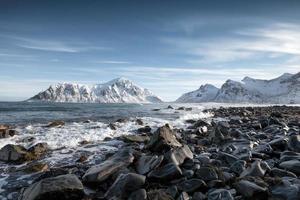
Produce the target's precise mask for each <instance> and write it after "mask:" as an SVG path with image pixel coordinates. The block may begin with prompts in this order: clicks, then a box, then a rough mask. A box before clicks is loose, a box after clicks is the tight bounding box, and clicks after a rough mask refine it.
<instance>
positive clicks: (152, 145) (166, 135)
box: [146, 124, 182, 152]
mask: <svg viewBox="0 0 300 200" xmlns="http://www.w3.org/2000/svg"><path fill="white" fill-rule="evenodd" d="M181 146H182V144H181V143H180V142H178V141H177V139H176V136H175V134H174V132H173V130H172V129H171V128H170V126H169V125H168V124H166V125H164V126H162V127H160V128H158V129H157V130H156V131H155V133H154V134H153V135H152V136H151V138H150V141H149V142H148V144H147V146H146V148H148V149H150V150H152V151H156V152H161V151H163V150H170V148H171V147H181Z"/></svg>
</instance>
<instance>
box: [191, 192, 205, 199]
mask: <svg viewBox="0 0 300 200" xmlns="http://www.w3.org/2000/svg"><path fill="white" fill-rule="evenodd" d="M204 199H206V196H205V194H203V193H202V192H195V193H194V194H193V198H192V200H204Z"/></svg>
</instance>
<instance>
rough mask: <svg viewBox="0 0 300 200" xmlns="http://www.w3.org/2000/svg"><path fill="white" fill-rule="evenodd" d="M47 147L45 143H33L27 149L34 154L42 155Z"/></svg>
mask: <svg viewBox="0 0 300 200" xmlns="http://www.w3.org/2000/svg"><path fill="white" fill-rule="evenodd" d="M48 149H49V146H48V144H47V143H45V142H43V143H37V144H35V145H32V146H30V147H29V148H28V151H29V152H31V153H33V154H35V155H42V154H44V153H46V152H47V151H48Z"/></svg>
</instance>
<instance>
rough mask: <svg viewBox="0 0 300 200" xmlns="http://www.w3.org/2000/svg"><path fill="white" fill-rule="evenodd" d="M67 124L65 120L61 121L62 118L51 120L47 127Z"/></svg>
mask: <svg viewBox="0 0 300 200" xmlns="http://www.w3.org/2000/svg"><path fill="white" fill-rule="evenodd" d="M64 125H65V122H64V121H61V120H57V121H53V122H50V123H49V124H48V125H46V126H45V127H47V128H52V127H61V126H64Z"/></svg>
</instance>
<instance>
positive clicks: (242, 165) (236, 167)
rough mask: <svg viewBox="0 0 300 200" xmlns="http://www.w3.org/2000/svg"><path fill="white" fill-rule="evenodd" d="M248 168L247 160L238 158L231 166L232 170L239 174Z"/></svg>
mask: <svg viewBox="0 0 300 200" xmlns="http://www.w3.org/2000/svg"><path fill="white" fill-rule="evenodd" d="M245 169H246V161H244V160H238V161H236V162H234V163H233V164H232V165H231V166H230V170H231V171H232V172H234V173H235V174H237V175H240V174H241V173H242V172H243V171H244V170H245Z"/></svg>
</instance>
